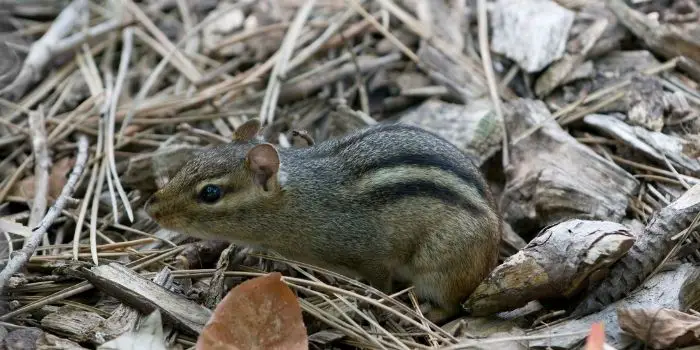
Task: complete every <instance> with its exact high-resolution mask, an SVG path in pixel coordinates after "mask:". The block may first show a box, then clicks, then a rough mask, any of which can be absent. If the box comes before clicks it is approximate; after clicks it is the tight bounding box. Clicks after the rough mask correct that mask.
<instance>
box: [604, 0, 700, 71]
mask: <svg viewBox="0 0 700 350" xmlns="http://www.w3.org/2000/svg"><path fill="white" fill-rule="evenodd" d="M608 7H609V8H610V10H612V11H613V13H615V15H616V16H617V18H618V19H619V20H620V22H621V23H622V24H623V25H624V26H625V27H627V29H629V30H630V31H631V32H632V34H634V35H635V36H637V37H638V38H640V39H642V41H644V44H646V46H648V47H649V48H650V49H651V50H652V51H654V52H656V53H657V54H659V55H661V56H663V57H665V58H668V59H670V58H673V57H676V56H686V57H687V58H689V59H691V60H693V61H695V62H698V63H700V39H698V37H697V35H693V34H692V33H685V32H683V30H682V29H680V28H679V27H677V26H675V25H672V24H667V23H659V22H658V21H655V20H653V19H651V18H650V17H648V16H646V15H645V14H643V13H641V12H639V11H636V10H634V9H632V8H630V7H628V6H627V4H625V1H624V0H610V2H609V3H608Z"/></svg>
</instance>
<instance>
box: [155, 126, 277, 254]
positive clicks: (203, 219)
mask: <svg viewBox="0 0 700 350" xmlns="http://www.w3.org/2000/svg"><path fill="white" fill-rule="evenodd" d="M259 131H260V123H259V121H258V120H251V121H248V122H246V123H245V124H243V125H241V126H240V127H239V128H238V129H236V132H235V134H234V140H233V142H231V143H229V144H226V145H223V146H219V147H215V148H212V149H209V150H206V151H202V152H200V153H197V154H195V155H194V156H193V157H192V158H191V159H190V160H189V161H187V163H185V165H184V166H183V167H182V169H180V170H179V171H178V173H177V174H176V175H175V176H174V177H173V178H172V179H171V180H170V181H169V182H168V183H167V184H166V185H165V186H164V187H163V188H161V189H160V190H159V191H157V192H156V193H155V194H154V195H153V197H151V199H149V201H148V203H146V212H147V213H148V214H149V215H150V216H151V217H152V218H153V219H154V220H155V221H156V222H158V223H159V224H160V225H161V226H162V227H164V228H167V229H170V230H173V231H177V232H181V233H183V234H187V235H191V236H195V237H202V238H218V239H227V238H228V239H232V240H237V239H238V240H244V241H245V240H251V239H254V237H248V236H249V235H252V234H253V233H252V232H251V231H252V230H253V229H252V228H251V227H252V226H254V224H255V223H256V221H259V220H258V219H256V217H255V213H256V212H265V210H266V209H268V208H269V207H270V206H274V205H276V202H278V201H277V200H276V199H277V197H279V196H280V194H281V189H280V183H279V167H280V159H279V154H278V153H277V150H276V149H275V147H273V146H272V145H271V144H269V143H265V142H264V141H262V139H260V138H259V137H258V133H259Z"/></svg>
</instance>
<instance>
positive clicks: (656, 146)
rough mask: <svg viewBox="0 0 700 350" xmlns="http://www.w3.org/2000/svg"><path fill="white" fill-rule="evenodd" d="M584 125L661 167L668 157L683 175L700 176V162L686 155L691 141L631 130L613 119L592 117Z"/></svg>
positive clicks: (634, 127)
mask: <svg viewBox="0 0 700 350" xmlns="http://www.w3.org/2000/svg"><path fill="white" fill-rule="evenodd" d="M583 121H584V123H586V124H587V125H590V126H592V127H594V128H596V129H599V130H601V131H602V132H604V133H606V134H608V135H610V136H612V137H614V138H615V139H617V140H620V141H622V142H624V143H625V144H626V145H628V146H630V147H631V148H633V149H635V150H638V151H640V152H642V153H644V155H646V156H647V157H649V158H651V159H654V160H656V161H657V162H659V163H660V164H664V167H665V160H664V156H665V157H666V158H667V159H668V160H669V161H670V162H671V164H672V165H673V167H674V168H675V169H676V170H678V171H680V172H685V173H687V174H693V173H695V174H697V173H700V160H699V159H698V158H697V157H692V156H689V155H686V154H685V153H684V151H685V150H687V149H688V148H689V147H691V142H690V141H688V140H685V139H682V138H680V137H676V136H673V135H667V134H664V133H661V132H656V131H649V130H647V129H645V128H642V127H639V126H631V125H628V124H627V123H625V122H624V121H622V120H620V119H618V118H615V117H613V116H610V115H603V114H591V115H587V116H586V117H584V119H583Z"/></svg>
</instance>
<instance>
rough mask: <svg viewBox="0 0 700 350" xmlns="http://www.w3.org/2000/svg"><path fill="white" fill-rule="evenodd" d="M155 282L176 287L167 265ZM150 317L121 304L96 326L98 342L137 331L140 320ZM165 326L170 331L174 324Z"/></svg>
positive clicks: (171, 287)
mask: <svg viewBox="0 0 700 350" xmlns="http://www.w3.org/2000/svg"><path fill="white" fill-rule="evenodd" d="M153 282H155V283H156V284H158V285H160V286H162V287H164V288H166V289H168V290H170V291H174V289H175V288H174V286H173V283H172V275H171V273H170V270H169V269H168V268H167V267H165V268H163V269H162V270H161V271H160V272H158V274H157V275H156V276H155V277H154V278H153ZM108 298H111V297H108ZM150 317H153V314H151V315H145V316H144V315H141V313H140V312H139V311H138V310H136V309H134V308H132V307H130V306H127V305H124V304H119V306H118V307H117V308H116V309H115V310H114V311H112V312H111V315H110V316H109V318H107V319H106V320H104V322H102V323H100V324H99V325H98V326H97V327H96V328H95V330H94V332H95V339H96V343H97V344H103V345H106V344H104V343H106V342H107V341H111V340H114V339H116V338H118V337H120V336H122V335H124V334H127V333H128V332H134V331H136V328H137V325H138V324H139V323H140V322H139V320H148V319H149V318H150ZM158 318H160V316H158ZM144 322H147V321H144ZM161 328H163V327H161ZM164 328H166V331H168V332H171V331H172V326H170V325H167V326H165V327H164ZM161 333H162V331H161ZM127 337H128V336H127Z"/></svg>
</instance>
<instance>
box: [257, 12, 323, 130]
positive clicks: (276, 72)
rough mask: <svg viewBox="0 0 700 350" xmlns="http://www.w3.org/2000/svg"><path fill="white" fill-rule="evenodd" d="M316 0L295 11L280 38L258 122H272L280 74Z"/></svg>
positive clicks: (287, 62)
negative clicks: (287, 28)
mask: <svg viewBox="0 0 700 350" xmlns="http://www.w3.org/2000/svg"><path fill="white" fill-rule="evenodd" d="M315 3H316V0H306V2H305V3H304V6H302V7H301V8H300V9H299V10H298V11H297V13H296V16H295V17H294V20H293V21H292V24H291V25H290V26H289V30H287V34H285V36H284V39H283V40H282V45H281V46H280V49H279V56H277V60H276V61H275V65H274V67H273V69H272V73H271V74H270V78H269V79H268V84H267V90H266V91H265V97H264V98H263V102H262V106H261V107H260V115H259V119H260V122H261V123H262V124H263V125H265V124H269V123H272V121H273V119H274V117H275V110H276V109H277V99H278V98H279V93H280V89H281V85H282V83H281V81H280V76H282V75H283V74H285V73H286V72H287V66H288V65H289V60H290V58H291V56H292V53H293V51H294V46H295V43H296V41H297V39H298V38H299V35H300V34H301V31H302V29H303V26H304V23H305V22H306V20H307V18H308V17H309V15H310V14H311V10H312V9H313V7H314V5H315Z"/></svg>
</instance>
